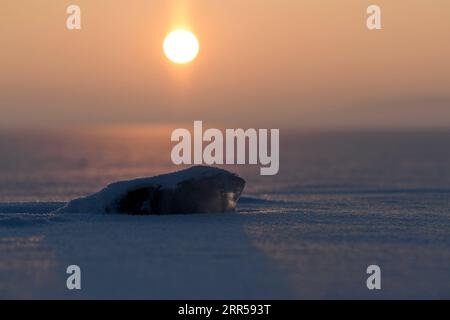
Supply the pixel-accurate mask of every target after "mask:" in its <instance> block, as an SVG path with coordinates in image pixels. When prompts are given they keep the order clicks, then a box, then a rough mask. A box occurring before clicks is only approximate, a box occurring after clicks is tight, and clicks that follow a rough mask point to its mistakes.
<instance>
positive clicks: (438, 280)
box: [0, 130, 450, 299]
mask: <svg viewBox="0 0 450 320" xmlns="http://www.w3.org/2000/svg"><path fill="white" fill-rule="evenodd" d="M152 132H153V133H154V131H152ZM153 133H152V134H153ZM152 134H151V135H147V134H146V133H145V132H144V133H143V132H141V131H132V132H131V131H126V130H120V131H119V133H114V134H112V133H111V134H110V133H107V134H106V133H101V134H93V133H92V132H90V133H89V135H87V134H86V136H84V135H83V134H82V133H81V134H79V133H77V134H76V135H73V136H71V135H70V136H69V135H68V134H67V135H66V134H58V135H56V134H52V135H45V136H44V135H39V134H37V133H33V134H28V135H27V134H26V133H23V132H19V133H17V134H12V133H8V134H6V133H4V134H1V133H0V150H1V151H2V153H1V154H2V156H1V157H0V298H69V299H77V298H152V299H165V298H170V299H178V298H180V299H182V298H188V299H195V298H225V299H228V298H229V299H238V298H292V299H294V298H375V299H377V298H425V299H430V298H450V209H449V202H450V201H449V200H450V148H448V145H449V144H450V133H449V132H432V133H427V132H417V133H408V132H407V133H398V132H397V133H357V134H352V133H333V134H326V133H323V134H322V133H312V134H293V135H288V134H287V133H285V132H282V135H281V145H280V152H281V155H280V157H281V158H280V159H281V162H280V173H279V175H277V176H274V177H261V176H259V174H258V172H259V170H258V168H254V167H251V168H247V167H239V166H237V167H226V168H225V169H228V170H230V171H232V172H238V173H239V175H240V176H242V177H243V178H244V179H245V180H246V181H247V185H246V188H245V191H244V193H243V195H242V197H241V199H240V200H239V202H238V207H237V212H235V213H224V214H193V215H165V216H152V215H149V216H130V215H120V214H109V215H108V214H89V213H87V214H86V213H70V214H69V213H51V212H54V211H55V210H57V209H58V208H60V207H62V206H64V205H65V203H66V201H68V200H70V199H73V198H77V197H79V196H82V195H86V194H92V193H94V192H96V191H98V190H100V189H101V188H102V187H104V186H105V185H107V184H108V183H110V182H114V181H119V180H127V179H131V178H133V177H142V176H152V175H155V174H159V173H162V172H170V171H173V170H174V167H173V165H172V164H170V163H169V164H168V163H167V162H165V161H167V159H168V155H170V150H167V149H164V148H165V147H164V146H167V145H168V144H167V143H166V142H167V137H168V136H170V130H169V132H168V133H166V132H164V133H163V134H161V135H160V137H159V136H158V137H153V136H152ZM155 141H162V142H161V146H155V145H154V143H155ZM166 148H167V147H166ZM169 161H170V160H169ZM30 163H31V164H32V165H30ZM247 169H248V170H247ZM34 200H38V201H40V202H33V201H34ZM55 201H56V202H55ZM71 264H77V265H79V266H80V267H81V273H82V290H81V291H76V290H73V291H69V290H67V289H66V278H67V276H68V275H67V274H66V273H65V271H66V268H67V266H68V265H71ZM371 264H377V265H379V266H380V267H381V270H382V283H381V285H382V290H381V291H369V290H367V288H366V279H367V274H366V268H367V266H368V265H371Z"/></svg>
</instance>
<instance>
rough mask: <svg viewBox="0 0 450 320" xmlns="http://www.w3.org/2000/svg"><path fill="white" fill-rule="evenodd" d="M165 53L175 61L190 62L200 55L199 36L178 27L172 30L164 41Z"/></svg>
mask: <svg viewBox="0 0 450 320" xmlns="http://www.w3.org/2000/svg"><path fill="white" fill-rule="evenodd" d="M163 49H164V54H165V55H166V57H167V58H168V59H169V60H170V61H172V62H174V63H179V64H182V63H188V62H191V61H192V60H194V59H195V57H197V55H198V51H199V44H198V40H197V37H196V36H195V35H194V34H193V33H192V32H190V31H187V30H183V29H178V30H174V31H172V32H170V33H169V34H168V35H167V36H166V38H165V39H164V43H163Z"/></svg>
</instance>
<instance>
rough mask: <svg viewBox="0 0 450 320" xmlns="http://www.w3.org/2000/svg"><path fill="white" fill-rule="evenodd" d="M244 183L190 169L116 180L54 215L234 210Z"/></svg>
mask: <svg viewBox="0 0 450 320" xmlns="http://www.w3.org/2000/svg"><path fill="white" fill-rule="evenodd" d="M244 187H245V180H244V179H242V178H240V177H239V176H237V175H235V174H233V173H230V172H228V171H226V170H223V169H219V168H214V167H208V166H194V167H191V168H188V169H185V170H181V171H177V172H172V173H168V174H163V175H159V176H155V177H150V178H139V179H135V180H130V181H119V182H115V183H112V184H110V185H108V186H107V187H106V188H104V189H103V190H101V191H100V192H98V193H95V194H92V195H89V196H86V197H82V198H78V199H74V200H72V201H70V202H68V203H67V205H66V206H64V207H62V208H60V209H58V210H56V212H58V213H125V214H135V215H138V214H139V215H144V214H177V213H221V212H232V211H234V210H235V207H236V203H237V201H238V199H239V197H240V195H241V193H242V191H243V190H244Z"/></svg>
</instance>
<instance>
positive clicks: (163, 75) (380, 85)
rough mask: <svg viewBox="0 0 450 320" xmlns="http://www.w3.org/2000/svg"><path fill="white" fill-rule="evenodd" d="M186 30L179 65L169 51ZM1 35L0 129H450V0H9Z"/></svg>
mask: <svg viewBox="0 0 450 320" xmlns="http://www.w3.org/2000/svg"><path fill="white" fill-rule="evenodd" d="M69 4H77V5H79V6H80V7H81V13H82V30H80V31H69V30H67V29H66V26H65V21H66V18H67V14H66V7H67V6H68V5H69ZM370 4H378V5H380V6H381V8H382V26H383V30H380V31H369V30H367V28H366V16H367V15H366V8H367V6H368V5H370ZM180 26H182V27H186V28H189V29H190V30H192V31H193V32H194V33H195V34H196V35H197V37H198V38H199V40H200V54H199V56H198V57H197V59H196V60H195V61H194V62H193V63H191V64H189V65H183V66H180V65H174V64H172V63H171V62H169V61H168V60H167V59H166V58H165V56H164V54H163V52H162V41H163V39H164V37H165V35H166V34H167V33H168V32H169V31H170V30H172V29H174V28H175V27H180ZM0 40H1V46H0V115H1V116H0V125H1V126H26V125H39V126H45V125H50V126H52V125H55V124H63V125H68V124H86V123H89V124H90V123H129V122H131V123H133V122H140V123H142V122H151V123H156V122H158V123H165V122H178V121H182V122H192V121H193V120H203V121H206V122H208V121H209V122H211V123H222V124H224V125H225V126H228V127H233V126H237V125H239V126H253V127H270V128H275V127H298V128H302V127H309V126H319V127H325V128H331V127H335V126H338V127H355V126H356V127H373V126H375V127H378V126H388V127H405V126H425V127H427V126H432V127H441V126H450V2H449V1H448V0H396V1H392V0H372V1H365V0H345V1H342V0H226V1H225V0H196V1H189V0H184V1H182V0H178V1H170V0H133V1H125V0H95V1H92V0H72V1H63V0H60V1H55V0H2V1H1V2H0Z"/></svg>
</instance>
